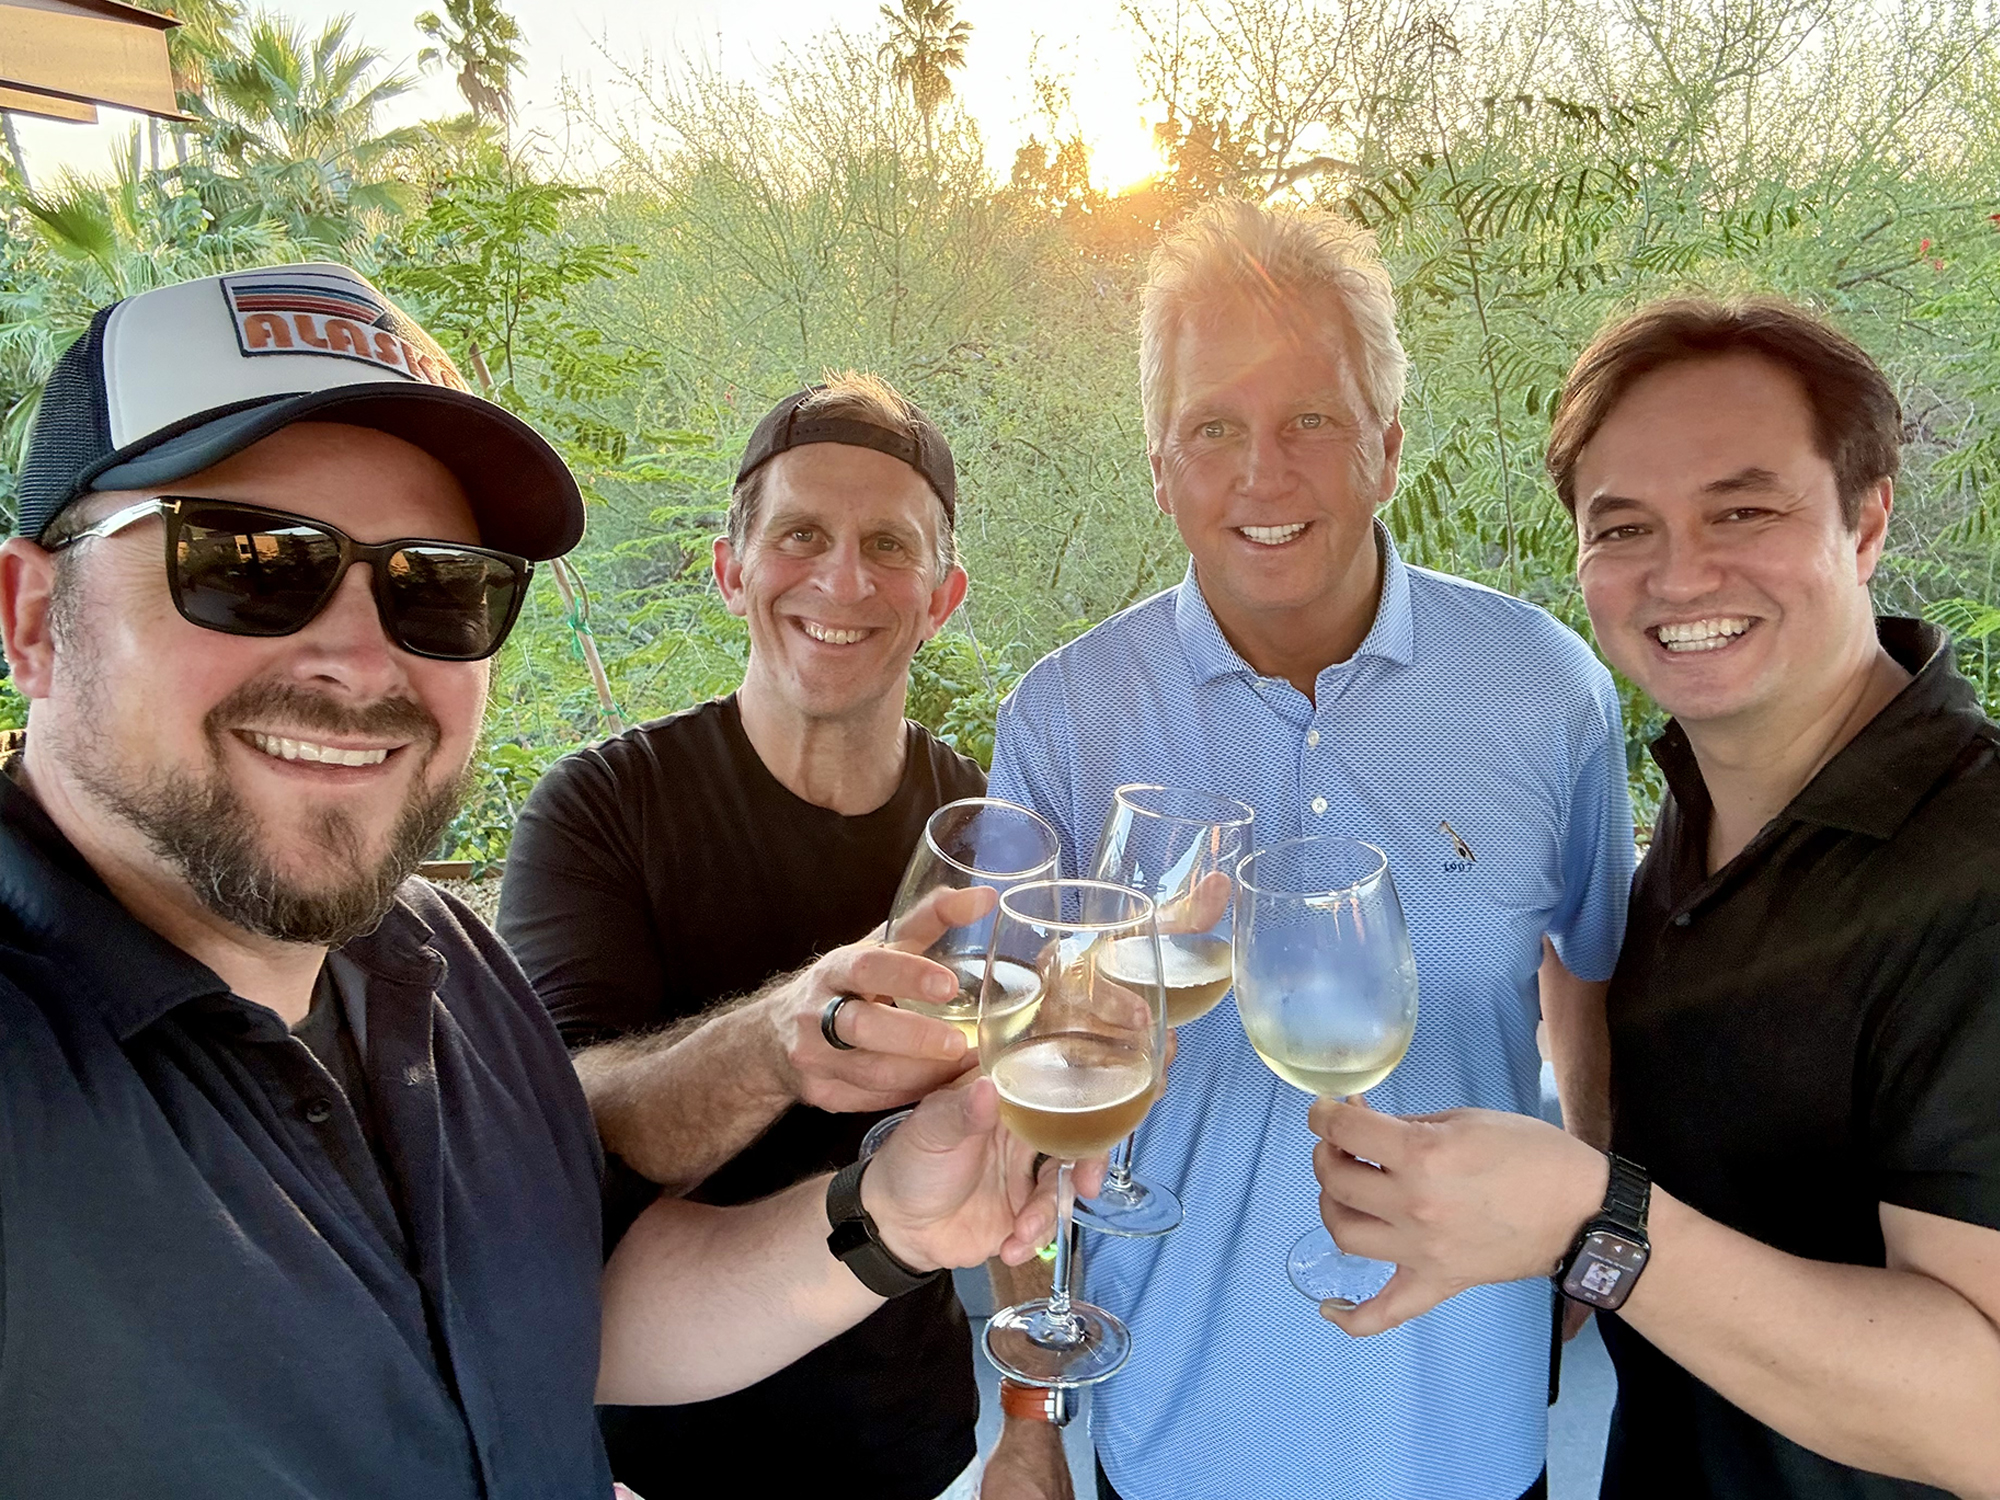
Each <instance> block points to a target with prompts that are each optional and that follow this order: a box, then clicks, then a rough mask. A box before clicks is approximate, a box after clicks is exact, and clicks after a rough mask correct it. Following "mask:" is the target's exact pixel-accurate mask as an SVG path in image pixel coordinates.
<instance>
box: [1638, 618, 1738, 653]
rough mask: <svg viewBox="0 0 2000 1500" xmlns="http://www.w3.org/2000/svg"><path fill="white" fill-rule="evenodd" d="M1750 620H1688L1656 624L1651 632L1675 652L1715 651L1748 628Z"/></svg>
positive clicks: (1662, 643) (1663, 644)
mask: <svg viewBox="0 0 2000 1500" xmlns="http://www.w3.org/2000/svg"><path fill="white" fill-rule="evenodd" d="M1750 623H1751V622H1750V621H1749V620H1747V619H1739V618H1727V617H1725V618H1722V619H1715V620H1689V621H1687V622H1686V623H1685V624H1680V625H1658V626H1655V627H1654V628H1653V634H1654V635H1655V636H1657V637H1658V638H1659V642H1660V644H1661V645H1662V646H1665V647H1666V648H1667V649H1668V650H1669V651H1672V652H1675V653H1676V654H1678V653H1681V652H1687V651H1716V650H1720V649H1721V648H1722V647H1724V646H1726V645H1728V644H1729V643H1730V642H1731V641H1733V640H1735V639H1736V637H1738V636H1739V635H1741V634H1743V632H1744V631H1746V630H1748V629H1749V628H1750Z"/></svg>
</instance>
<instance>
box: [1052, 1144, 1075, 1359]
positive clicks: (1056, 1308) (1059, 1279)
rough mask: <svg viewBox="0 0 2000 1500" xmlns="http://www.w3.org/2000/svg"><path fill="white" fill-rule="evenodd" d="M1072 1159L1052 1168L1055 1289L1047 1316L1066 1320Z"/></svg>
mask: <svg viewBox="0 0 2000 1500" xmlns="http://www.w3.org/2000/svg"><path fill="white" fill-rule="evenodd" d="M1075 1165H1076V1164H1075V1163H1074V1162H1070V1161H1065V1162H1063V1163H1062V1164H1061V1165H1060V1166H1059V1167H1057V1168H1056V1275H1055V1289H1054V1290H1053V1291H1052V1292H1051V1293H1050V1295H1049V1320H1050V1321H1051V1322H1054V1323H1067V1322H1068V1321H1069V1317H1070V1311H1069V1279H1070V1275H1071V1273H1072V1272H1073V1271H1074V1270H1075V1266H1074V1264H1073V1262H1072V1259H1071V1256H1070V1248H1069V1220H1070V1213H1071V1211H1072V1210H1073V1209H1074V1208H1075V1207H1076V1187H1075V1185H1074V1184H1072V1183H1071V1182H1070V1180H1069V1174H1070V1170H1071V1168H1072V1167H1074V1166H1075Z"/></svg>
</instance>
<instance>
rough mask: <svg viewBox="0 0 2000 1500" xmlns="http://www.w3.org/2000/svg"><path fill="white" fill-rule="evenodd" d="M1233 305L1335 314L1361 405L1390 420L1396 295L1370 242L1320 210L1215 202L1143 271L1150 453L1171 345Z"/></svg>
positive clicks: (1398, 385) (1156, 438) (1166, 387)
mask: <svg viewBox="0 0 2000 1500" xmlns="http://www.w3.org/2000/svg"><path fill="white" fill-rule="evenodd" d="M1241 298H1248V299H1250V300H1253V301H1256V302H1259V303H1263V304H1265V305H1267V306H1275V307H1279V308H1288V309H1292V308H1298V307H1299V306H1301V305H1304V306H1307V307H1318V308H1322V309H1335V308H1337V309H1338V310H1339V312H1340V313H1341V315H1342V316H1344V317H1345V319H1346V321H1347V325H1348V327H1349V328H1351V329H1352V330H1353V332H1354V342H1355V345H1356V353H1357V355H1358V356H1359V361H1360V368H1359V369H1358V370H1356V372H1355V375H1356V378H1357V380H1358V382H1359V384H1360V386H1361V394H1362V397H1363V399H1365V400H1366V401H1367V402H1368V405H1369V407H1370V409H1371V410H1373V412H1374V413H1375V415H1376V416H1377V417H1379V418H1380V419H1381V420H1382V421H1384V422H1387V421H1389V420H1390V419H1391V418H1393V417H1394V416H1395V415H1396V411H1397V408H1398V407H1400V406H1401V405H1402V404H1403V386H1404V382H1405V380H1406V378H1407V376H1408V372H1409V363H1410V361H1409V356H1408V355H1407V354H1405V353H1404V352H1403V344H1402V340H1400V339H1399V338H1397V337H1396V289H1395V286H1394V284H1393V283H1392V282H1391V281H1390V280H1389V271H1388V268H1387V267H1385V266H1384V265H1383V264H1382V257H1381V254H1380V252H1379V251H1378V250H1377V249H1376V248H1375V236H1374V235H1373V234H1371V233H1370V232H1369V231H1368V230H1366V229H1363V228H1362V227H1361V226H1360V225H1358V224H1353V223H1350V222H1349V221H1347V220H1346V219H1343V218H1341V217H1340V216H1339V215H1338V214H1335V213H1331V212H1328V211H1326V210H1323V209H1305V208H1260V207H1258V206H1257V205H1256V204H1254V203H1245V202H1242V201H1241V200H1239V199H1233V198H1218V199H1214V200H1211V201H1210V202H1208V203H1204V204H1203V205H1202V206H1201V207H1200V208H1198V209H1196V210H1195V211H1194V212H1193V213H1191V214H1189V215H1188V217H1187V218H1186V219H1185V220H1183V221H1182V223H1181V224H1180V225H1179V227H1177V228H1176V229H1174V230H1173V231H1172V232H1171V233H1170V234H1168V235H1167V237H1166V238H1165V239H1163V240H1162V241H1161V242H1160V244H1159V246H1158V248H1156V249H1155V250H1154V251H1153V258H1152V262H1151V264H1150V265H1149V266H1148V267H1147V271H1146V287H1145V291H1144V292H1143V294H1142V300H1141V303H1140V312H1139V399H1140V401H1141V403H1142V404H1143V405H1144V407H1145V412H1146V443H1147V446H1148V447H1149V448H1155V449H1157V448H1158V447H1159V443H1160V438H1161V435H1162V433H1163V432H1164V430H1165V427H1166V420H1167V407H1168V404H1169V402H1170V401H1171V400H1172V397H1173V392H1172V390H1171V389H1170V386H1171V384H1172V382H1171V379H1170V378H1169V374H1168V367H1169V361H1170V360H1171V358H1172V346H1173V343H1174V340H1175V339H1176V338H1178V337H1179V335H1180V333H1181V331H1182V330H1183V329H1184V328H1186V327H1187V326H1188V325H1189V324H1190V323H1192V322H1193V321H1194V320H1195V319H1196V318H1198V317H1199V316H1201V315H1202V314H1203V313H1204V312H1206V311H1209V310H1211V309H1213V308H1215V307H1216V306H1217V305H1218V304H1222V303H1227V302H1229V301H1231V300H1233V299H1241Z"/></svg>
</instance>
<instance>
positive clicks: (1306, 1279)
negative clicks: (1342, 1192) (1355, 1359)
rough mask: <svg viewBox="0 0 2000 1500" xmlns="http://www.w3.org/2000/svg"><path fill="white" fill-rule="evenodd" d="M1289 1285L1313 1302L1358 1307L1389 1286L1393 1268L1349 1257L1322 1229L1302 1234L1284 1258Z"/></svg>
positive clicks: (1383, 1263) (1378, 1261)
mask: <svg viewBox="0 0 2000 1500" xmlns="http://www.w3.org/2000/svg"><path fill="white" fill-rule="evenodd" d="M1285 1269H1286V1270H1287V1271H1288V1272H1290V1273H1291V1278H1292V1285H1293V1286H1295V1287H1297V1288H1298V1289H1299V1291H1300V1292H1301V1293H1302V1294H1303V1295H1305V1296H1307V1297H1310V1298H1312V1300H1313V1301H1315V1302H1331V1303H1333V1304H1334V1306H1336V1307H1341V1308H1349V1307H1359V1306H1360V1305H1361V1304H1362V1303H1364V1302H1366V1301H1367V1300H1368V1299H1369V1298H1370V1297H1372V1296H1374V1295H1375V1294H1376V1293H1377V1292H1379V1291H1381V1290H1382V1288H1383V1287H1385V1286H1387V1285H1388V1284H1389V1278H1390V1277H1391V1276H1394V1275H1395V1274H1396V1268H1395V1266H1393V1265H1392V1264H1390V1263H1389V1262H1388V1261H1386V1260H1370V1259H1368V1257H1367V1256H1365V1255H1349V1254H1348V1253H1347V1252H1346V1251H1344V1250H1342V1249H1341V1248H1340V1246H1338V1245H1336V1244H1334V1242H1333V1236H1332V1235H1330V1234H1328V1233H1327V1232H1326V1231H1325V1230H1324V1229H1315V1230H1312V1231H1310V1232H1308V1233H1306V1234H1303V1235H1301V1236H1300V1237H1299V1238H1298V1240H1297V1241H1296V1242H1294V1243H1293V1245H1292V1250H1291V1254H1289V1255H1288V1256H1286V1257H1285Z"/></svg>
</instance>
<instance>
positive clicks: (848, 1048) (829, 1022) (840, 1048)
mask: <svg viewBox="0 0 2000 1500" xmlns="http://www.w3.org/2000/svg"><path fill="white" fill-rule="evenodd" d="M860 998H861V997H860V996H859V995H835V996H834V997H833V998H832V999H831V1000H829V1001H827V1002H826V1005H825V1007H824V1008H823V1009H822V1010H821V1011H820V1013H819V1034H820V1035H821V1036H823V1037H825V1038H826V1044H827V1045H828V1046H829V1047H831V1048H833V1049H834V1050H835V1051H837V1052H852V1051H853V1050H854V1043H852V1042H843V1041H842V1040H841V1039H840V1030H839V1024H840V1007H841V1006H843V1005H845V1004H847V1002H848V1001H850V1000H859V999H860Z"/></svg>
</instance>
